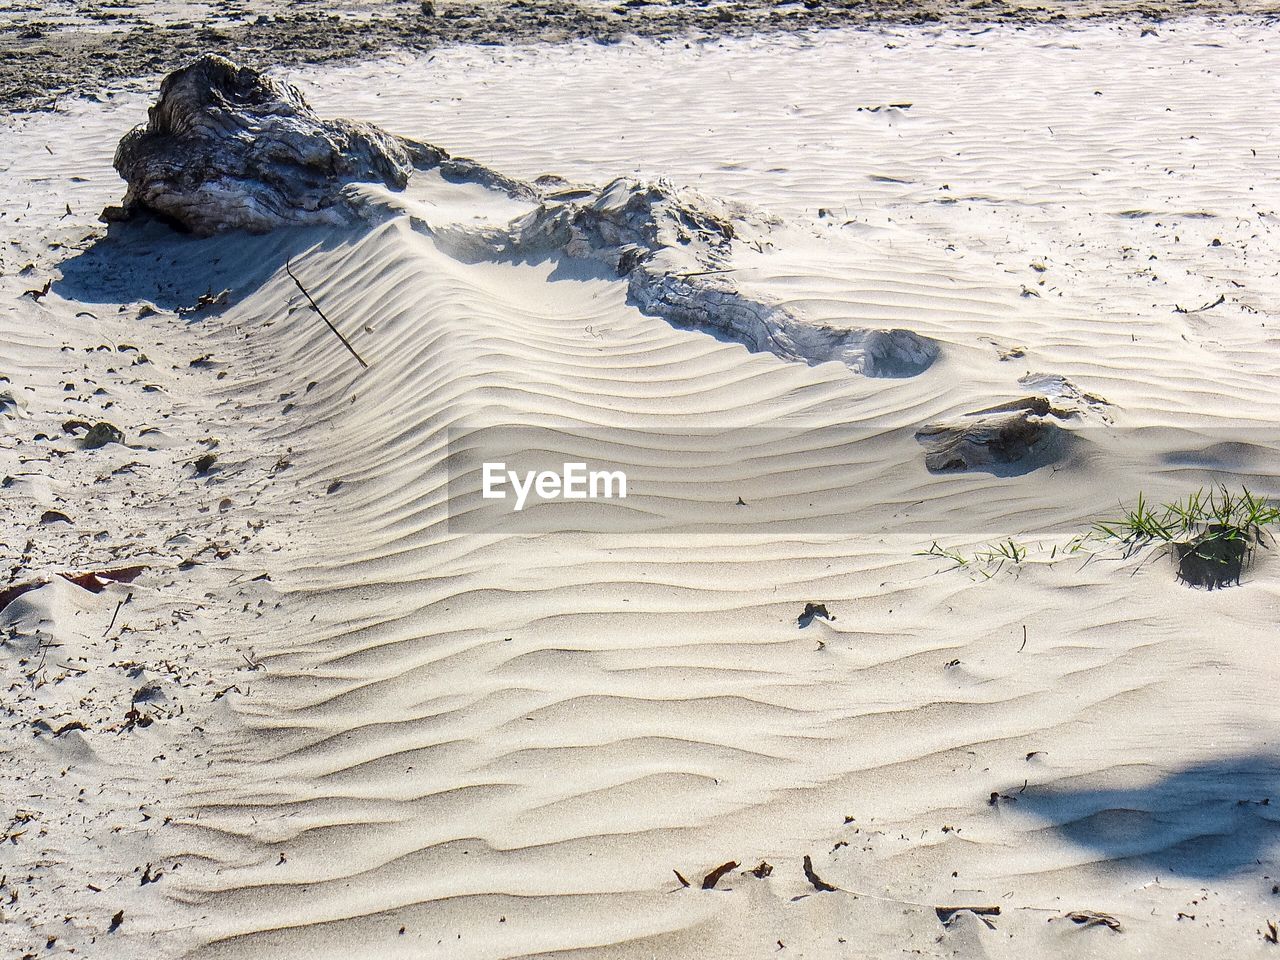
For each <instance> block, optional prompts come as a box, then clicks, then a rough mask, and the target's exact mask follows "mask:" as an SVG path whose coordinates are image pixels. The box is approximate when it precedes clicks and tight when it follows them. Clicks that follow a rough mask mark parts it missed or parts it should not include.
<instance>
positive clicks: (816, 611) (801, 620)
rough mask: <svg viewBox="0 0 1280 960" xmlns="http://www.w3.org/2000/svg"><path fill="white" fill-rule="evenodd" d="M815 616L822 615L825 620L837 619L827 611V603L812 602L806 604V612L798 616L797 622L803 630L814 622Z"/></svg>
mask: <svg viewBox="0 0 1280 960" xmlns="http://www.w3.org/2000/svg"><path fill="white" fill-rule="evenodd" d="M814 617H821V618H822V619H823V620H828V621H830V620H834V619H835V617H834V616H832V615H831V614H830V613H829V612H828V611H827V605H826V604H825V603H812V602H810V603H806V604H805V605H804V612H803V613H802V614H800V616H799V617H797V618H796V624H797V626H799V627H800V629H802V630H803V629H804V628H805V627H807V626H808V625H809V624H811V623H813V620H814Z"/></svg>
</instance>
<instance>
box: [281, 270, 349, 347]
mask: <svg viewBox="0 0 1280 960" xmlns="http://www.w3.org/2000/svg"><path fill="white" fill-rule="evenodd" d="M284 270H285V273H287V274H289V278H290V279H291V280H293V282H294V283H296V284H297V285H298V289H299V290H301V291H302V295H303V296H304V297H306V298H307V301H308V302H309V303H310V304H311V307H312V309H314V310H315V312H316V313H318V314H320V319H321V320H323V321H324V322H325V323H327V324H328V325H329V329H330V330H332V331H333V333H334V336H336V337H337V338H338V339H339V340H341V341H342V345H343V346H344V347H346V348H347V349H348V350H350V351H351V355H352V356H353V357H355V358H356V359H357V360H359V361H360V366H362V367H364V368H365V369H366V370H367V369H368V368H369V365H368V364H367V363H365V362H364V357H362V356H360V354H358V353H356V348H355V347H353V346H352V345H351V344H350V343H349V342H348V341H347V338H346V337H344V336H343V335H342V332H341V331H340V330H339V329H338V328H337V327H335V326H334V325H333V321H332V320H330V319H329V318H328V317H326V316H325V315H324V311H323V310H321V309H320V304H318V303H316V302H315V300H313V299H312V298H311V294H309V293H307V288H306V287H304V286H303V285H302V281H301V280H299V279H298V278H297V277H295V276H294V275H293V270H292V269H291V263H290V261H289V260H286V261H285V262H284Z"/></svg>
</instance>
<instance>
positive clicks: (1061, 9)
mask: <svg viewBox="0 0 1280 960" xmlns="http://www.w3.org/2000/svg"><path fill="white" fill-rule="evenodd" d="M213 7H214V13H213V14H212V15H211V16H209V17H207V18H205V19H204V20H203V21H200V22H193V21H191V20H184V19H182V17H181V15H180V14H178V15H171V16H168V17H163V18H162V17H157V16H155V15H154V13H152V12H151V11H154V9H155V7H154V6H148V7H147V8H145V9H138V8H135V7H133V6H132V5H130V4H127V3H126V4H120V5H112V6H110V7H103V6H101V5H99V4H94V3H90V2H89V0H77V2H76V5H75V9H74V10H73V11H72V12H69V13H64V12H61V11H59V12H58V13H54V12H53V11H52V10H48V11H44V12H42V13H40V14H37V15H35V16H32V14H31V13H30V10H29V8H28V9H27V11H26V12H22V13H16V14H15V13H9V14H5V13H3V12H0V110H6V111H12V110H42V109H51V108H54V107H56V105H57V102H58V100H59V99H61V98H62V97H66V96H91V97H97V96H100V95H101V94H102V93H103V91H104V90H108V89H116V88H119V87H121V86H122V85H123V83H124V82H125V81H127V80H131V79H135V78H144V77H149V76H154V75H155V74H158V73H162V72H167V71H170V70H173V69H175V68H177V67H179V66H182V65H184V64H185V63H187V62H189V61H191V60H193V59H194V58H195V57H197V56H199V55H200V54H203V53H219V54H223V55H225V56H229V57H232V58H234V59H235V60H237V61H238V62H240V63H243V64H245V65H247V66H252V67H256V68H258V69H265V68H267V67H274V66H290V65H295V64H310V63H324V62H328V61H336V60H356V59H360V58H364V57H369V56H372V55H374V54H377V53H379V52H382V51H388V50H395V49H401V50H410V51H423V50H430V49H433V48H435V47H439V46H443V45H447V44H460V43H474V44H488V45H492V44H508V43H547V42H550V43H554V42H563V41H568V40H595V41H598V42H601V43H614V42H618V41H620V40H622V39H623V38H625V37H628V36H637V37H656V38H674V37H685V36H710V37H722V36H737V35H744V34H758V33H768V32H774V31H797V30H811V29H822V28H827V27H840V26H869V25H874V24H899V25H911V24H916V25H922V24H934V23H939V24H942V23H946V24H952V25H970V24H979V23H984V24H987V23H1049V22H1059V21H1081V20H1087V19H1094V18H1099V17H1126V18H1134V19H1138V20H1141V21H1143V22H1146V21H1160V20H1163V19H1165V18H1167V17H1170V16H1176V15H1179V14H1182V13H1185V12H1187V10H1188V8H1187V7H1186V6H1185V5H1180V4H1176V3H1169V2H1157V0H1088V2H1072V0H1045V2H1042V3H1037V4H1034V5H1025V6H1024V5H1022V4H1019V3H1016V2H1008V0H920V2H913V0H725V2H714V3H713V2H711V0H653V2H646V3H636V2H635V0H619V2H618V3H616V4H610V3H599V4H593V5H589V6H580V5H578V4H577V3H573V2H567V0H515V2H512V3H495V2H483V3H470V2H451V0H443V2H434V0H432V2H429V3H422V2H420V0H331V2H324V3H307V4H296V3H286V2H284V0H279V2H278V4H276V5H274V9H273V10H272V11H271V12H267V13H263V12H261V11H262V7H261V5H259V4H255V5H254V9H253V11H250V10H248V9H247V7H246V6H245V5H244V4H242V3H240V2H238V0H215V2H214V5H213ZM177 9H179V10H180V8H177ZM1193 12H1195V13H1196V14H1197V15H1216V14H1233V13H1248V14H1254V15H1267V14H1273V15H1274V14H1275V13H1277V12H1280V0H1203V2H1198V3H1197V4H1196V5H1195V7H1194V11H1193Z"/></svg>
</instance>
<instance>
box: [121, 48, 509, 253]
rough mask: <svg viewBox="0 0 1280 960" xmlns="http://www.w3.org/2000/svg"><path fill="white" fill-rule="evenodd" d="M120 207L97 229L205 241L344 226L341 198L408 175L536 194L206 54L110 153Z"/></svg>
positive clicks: (169, 80) (178, 74)
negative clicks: (116, 226)
mask: <svg viewBox="0 0 1280 960" xmlns="http://www.w3.org/2000/svg"><path fill="white" fill-rule="evenodd" d="M115 168H116V171H117V172H118V173H119V174H120V176H121V177H123V178H124V180H125V182H126V183H127V184H128V190H127V192H126V193H125V197H124V201H123V202H122V204H121V206H119V207H109V208H107V210H106V211H104V213H103V217H104V219H107V220H123V219H129V218H131V217H134V216H136V215H138V214H141V213H151V214H154V215H157V216H159V217H161V218H162V219H165V220H168V221H170V222H171V223H174V224H176V225H178V226H180V227H182V228H183V229H186V230H189V231H191V232H192V233H196V234H199V235H201V236H208V235H211V234H215V233H221V232H223V231H226V230H236V229H244V230H249V231H251V232H255V233H262V232H266V231H268V230H273V229H275V228H276V227H284V226H298V225H307V224H340V223H345V222H348V221H350V220H352V219H353V218H354V214H355V211H353V210H352V209H351V207H350V205H349V202H348V200H347V197H346V195H345V194H344V193H343V191H342V188H343V187H344V186H346V185H347V184H349V183H381V184H385V185H386V186H389V187H393V188H396V189H400V188H403V187H404V186H405V184H407V183H408V181H409V176H410V174H411V173H412V172H413V171H414V169H434V168H440V170H441V172H442V174H444V175H445V176H449V177H451V178H454V179H468V180H474V181H475V182H477V183H481V184H483V185H485V186H489V187H493V188H495V189H504V190H508V191H511V192H514V193H521V192H523V193H525V194H527V195H530V196H532V195H533V191H532V190H531V189H530V188H528V187H525V186H524V185H521V184H518V183H517V182H516V181H513V180H510V179H509V178H506V177H503V176H501V175H500V174H496V173H493V172H492V171H488V170H486V169H484V168H483V167H481V166H480V165H479V164H476V163H473V162H472V161H470V160H465V159H458V158H453V157H450V156H449V154H448V153H446V152H445V151H443V150H441V149H439V148H438V147H433V146H431V145H430V144H426V143H420V142H418V141H416V140H410V139H408V138H406V137H398V136H396V135H394V134H391V133H387V132H386V131H385V130H382V129H380V128H378V127H376V126H374V125H373V124H370V123H359V122H356V121H354V120H341V119H337V120H323V119H321V118H320V117H319V116H317V115H316V113H315V111H313V110H312V109H311V107H310V106H309V105H308V104H307V101H306V99H305V98H304V97H303V96H302V94H301V93H300V92H299V91H298V89H297V88H296V87H294V86H293V85H292V84H290V83H285V82H284V81H281V80H276V79H273V78H271V77H267V76H265V75H264V74H262V73H259V72H258V71H256V70H252V69H250V68H248V67H241V66H238V65H236V64H234V63H232V62H231V61H230V60H227V59H226V58H225V57H219V56H216V55H212V54H207V55H205V56H203V57H200V58H199V59H198V60H196V61H195V62H193V63H191V64H190V65H188V66H186V67H184V68H182V69H181V70H175V71H174V72H173V73H171V74H169V75H168V76H167V77H165V79H164V82H163V83H162V84H161V85H160V98H159V100H157V102H156V104H155V105H154V106H153V107H152V108H151V109H150V111H149V113H148V120H147V123H146V125H145V126H140V127H138V128H136V129H134V130H132V131H130V132H129V133H128V134H126V135H125V137H124V139H122V140H121V141H120V145H119V146H118V147H117V148H116V156H115Z"/></svg>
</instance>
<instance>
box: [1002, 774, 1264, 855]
mask: <svg viewBox="0 0 1280 960" xmlns="http://www.w3.org/2000/svg"><path fill="white" fill-rule="evenodd" d="M1018 800H1019V803H1018V807H1019V809H1020V811H1021V812H1022V813H1028V814H1031V815H1032V816H1034V817H1036V818H1037V819H1040V820H1043V821H1045V822H1046V823H1047V824H1049V825H1050V826H1051V827H1052V828H1053V829H1055V830H1056V831H1057V832H1058V833H1059V834H1060V835H1062V836H1063V837H1065V838H1066V839H1068V840H1070V841H1071V842H1072V843H1074V844H1076V845H1078V846H1080V847H1084V848H1086V849H1088V850H1092V851H1095V852H1096V853H1097V854H1098V855H1099V856H1100V857H1103V858H1106V859H1108V860H1121V861H1126V862H1127V863H1129V864H1131V865H1135V866H1141V867H1143V868H1144V869H1148V870H1150V871H1152V872H1154V873H1156V874H1176V875H1180V876H1184V877H1194V878H1199V879H1205V880H1208V879H1215V878H1222V877H1226V876H1229V875H1231V874H1235V873H1239V872H1241V871H1245V870H1247V869H1248V868H1249V867H1257V866H1258V865H1259V864H1264V865H1266V864H1269V865H1271V866H1275V860H1276V855H1277V854H1278V853H1280V759H1277V758H1275V757H1272V756H1267V755H1262V754H1253V755H1241V756H1235V757H1229V758H1225V759H1222V760H1215V761H1213V762H1211V763H1202V764H1196V765H1195V766H1191V767H1187V768H1185V769H1183V770H1178V771H1176V772H1173V773H1169V774H1167V775H1165V776H1163V777H1161V778H1160V779H1158V780H1155V781H1154V782H1152V783H1150V784H1149V785H1147V786H1144V787H1133V788H1116V789H1101V788H1094V789H1076V790H1073V789H1066V788H1062V787H1044V788H1039V789H1037V788H1035V787H1032V788H1030V789H1028V790H1027V791H1026V792H1025V793H1023V794H1022V795H1020V796H1019V797H1018ZM1264 872H1270V873H1274V872H1275V871H1274V870H1264Z"/></svg>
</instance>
